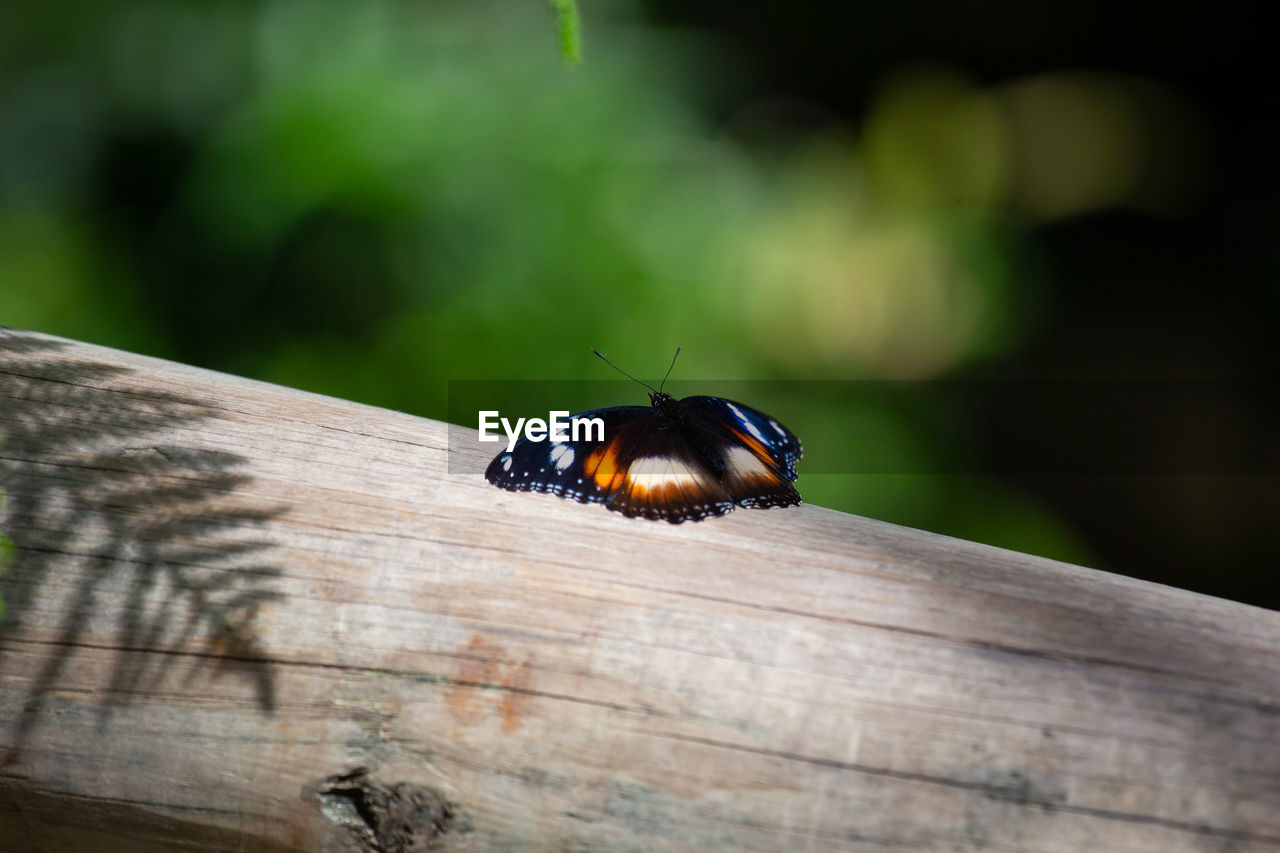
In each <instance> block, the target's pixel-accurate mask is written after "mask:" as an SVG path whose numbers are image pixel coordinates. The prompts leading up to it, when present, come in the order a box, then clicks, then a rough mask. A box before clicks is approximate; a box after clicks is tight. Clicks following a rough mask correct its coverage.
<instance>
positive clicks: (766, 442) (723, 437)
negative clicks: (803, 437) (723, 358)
mask: <svg viewBox="0 0 1280 853" xmlns="http://www.w3.org/2000/svg"><path fill="white" fill-rule="evenodd" d="M677 417H678V419H679V420H680V421H681V422H682V423H683V424H685V432H686V434H687V435H688V436H689V440H690V442H691V443H692V444H693V445H694V446H695V447H697V448H698V449H699V450H700V451H701V453H702V454H703V456H705V457H707V458H708V459H710V460H711V462H712V465H713V467H714V468H715V470H716V473H717V474H719V478H720V484H721V486H722V487H723V488H724V490H725V491H726V492H727V493H728V495H729V497H730V499H732V500H733V502H734V503H736V504H738V505H739V506H753V507H760V508H765V507H773V506H795V505H796V504H799V503H800V493H799V492H797V491H796V489H795V486H793V485H791V484H792V482H793V481H794V480H795V479H796V463H797V462H799V461H800V457H801V456H802V455H803V454H804V450H803V448H802V447H801V445H800V439H798V438H797V437H796V436H795V434H794V433H793V432H791V430H789V429H787V428H786V427H785V426H783V425H782V424H781V423H779V422H778V420H777V419H775V418H772V417H770V416H769V415H767V414H765V413H764V412H761V411H760V410H758V409H753V408H751V407H750V406H747V405H744V404H742V403H735V402H734V401H732V400H726V399H724V398H723V397H686V398H684V399H683V400H681V401H680V403H679V409H678V416H677Z"/></svg>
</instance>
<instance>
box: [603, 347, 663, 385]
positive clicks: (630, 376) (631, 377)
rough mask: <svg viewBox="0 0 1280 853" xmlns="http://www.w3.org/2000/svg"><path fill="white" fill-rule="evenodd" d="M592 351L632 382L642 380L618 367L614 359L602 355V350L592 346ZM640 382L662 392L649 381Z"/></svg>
mask: <svg viewBox="0 0 1280 853" xmlns="http://www.w3.org/2000/svg"><path fill="white" fill-rule="evenodd" d="M591 351H592V352H593V353H595V354H596V355H598V356H600V360H601V361H603V362H604V363H605V364H607V365H609V366H610V367H612V368H613V369H614V370H616V371H618V372H619V373H621V374H622V375H623V376H625V377H627V378H628V379H630V380H631V381H632V382H640V380H639V379H636V378H635V377H634V376H632V375H631V374H630V373H627V371H625V370H623V369H622V368H621V367H618V365H616V364H614V363H613V362H612V361H610V360H609V359H607V358H605V357H604V356H603V355H600V350H598V349H596V348H595V347H592V348H591ZM640 384H641V385H643V386H644V387H646V388H648V389H649V390H650V391H652V392H654V393H655V394H658V393H661V392H659V391H658V389H657V388H654V387H653V386H652V385H650V384H649V383H648V382H640Z"/></svg>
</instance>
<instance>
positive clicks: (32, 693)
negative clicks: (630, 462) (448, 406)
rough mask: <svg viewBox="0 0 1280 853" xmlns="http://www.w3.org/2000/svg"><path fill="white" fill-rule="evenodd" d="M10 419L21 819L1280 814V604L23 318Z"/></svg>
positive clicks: (837, 826)
mask: <svg viewBox="0 0 1280 853" xmlns="http://www.w3.org/2000/svg"><path fill="white" fill-rule="evenodd" d="M0 437H2V438H3V442H4V445H3V447H2V448H0V489H3V491H4V492H6V493H7V502H6V504H5V507H4V509H3V511H0V530H3V531H4V532H5V533H6V534H7V535H8V536H9V537H10V538H12V539H13V540H14V542H15V543H17V545H18V552H17V559H16V562H14V563H13V565H11V566H10V567H9V569H8V573H7V577H5V578H4V579H3V581H2V585H0V590H2V591H3V596H4V600H5V604H6V607H7V614H6V617H5V622H4V624H3V626H2V628H0V631H2V633H0V762H2V766H0V847H2V848H3V849H4V850H6V851H15V853H22V852H24V851H58V853H63V852H64V851H73V852H74V851H90V850H92V851H114V850H129V851H134V850H141V851H152V850H155V851H161V850H165V851H168V850H186V851H192V850H197V851H205V850H249V851H256V850H271V851H275V850H307V851H310V850H333V851H356V850H368V851H373V850H378V851H392V850H418V849H428V848H431V849H446V850H546V851H563V850H574V851H586V850H610V851H613V850H618V851H623V850H626V851H630V850H673V851H705V850H707V849H717V850H802V851H826V850H883V849H894V848H896V849H906V850H925V851H933V850H938V851H943V850H946V851H957V850H1005V851H1013V850H1017V851H1079V850H1095V851H1112V850H1116V851H1145V850H1151V851H1157V850H1158V851H1184V850H1185V851H1202V850H1203V851H1209V850H1212V851H1227V850H1230V851H1252V850H1280V614H1277V613H1274V612H1270V611H1264V610H1260V609H1257V608H1252V607H1248V606H1245V605H1242V604H1236V603H1232V602H1228V601H1222V600H1218V599H1213V598H1207V597H1204V596H1199V595H1195V594H1191V593H1188V592H1183V591H1179V590H1176V589H1170V588H1166V587H1162V586H1157V585H1153V584H1149V583H1142V582H1138V581H1134V580H1130V579H1126V578H1123V577H1118V576H1115V575H1109V574H1104V573H1101V572H1096V571H1091V570H1088V569H1083V568H1077V567H1074V566H1068V565H1064V564H1060V563H1054V562H1051V561H1047V560H1042V559H1037V558H1033V557H1029V556H1025V555H1022V554H1016V553H1011V552H1008V551H1002V550H997V549H994V548H989V547H985V546H981V545H976V544H972V543H967V542H962V541H957V540H953V539H948V538H944V537H940V536H935V535H930V534H927V533H922V532H919V531H915V530H908V529H904V528H900V527H895V526H892V525H889V524H884V523H881V522H877V521H873V520H869V519H864V518H858V517H854V516H850V515H845V514H842V513H838V512H834V511H830V510H825V509H821V508H818V507H811V506H803V507H798V508H794V509H785V510H769V511H754V510H740V511H738V512H735V513H733V514H731V515H730V516H728V517H727V518H724V519H718V520H711V521H707V522H702V523H698V524H685V525H680V526H671V525H667V524H660V523H649V522H643V521H636V520H629V519H626V518H623V517H621V516H620V515H618V514H616V513H610V512H607V511H606V510H604V509H603V508H601V507H598V506H582V505H579V504H575V503H571V502H568V501H563V500H559V499H556V498H554V497H550V496H546V495H528V494H512V493H508V492H503V491H500V490H498V489H495V488H493V487H491V486H489V485H488V484H487V483H485V482H484V480H483V478H482V477H481V476H480V475H479V474H477V473H459V472H458V471H459V469H460V468H462V467H467V466H469V467H471V468H472V469H474V468H475V467H477V464H478V463H479V462H480V461H481V460H482V457H487V456H488V455H491V452H492V451H488V452H484V451H480V450H478V449H475V448H468V447H455V448H453V449H450V447H449V444H448V441H447V433H446V428H445V425H443V424H440V423H437V422H434V421H429V420H423V419H421V418H415V417H410V416H408V415H403V414H398V413H395V412H389V411H383V410H378V409H373V408H369V407H366V406H361V405H357V404H353V403H348V402H343V401H340V400H334V399H328V398H324V397H319V396H316V395H312V394H306V393H302V392H298V391H293V390H289V389H285V388H280V387H275V386H271V385H267V384H263V383H258V382H251V381H247V380H244V379H238V378H234V377H230V376H225V375H220V374H216V373H211V372H207V371H202V370H197V369H194V368H190V367H185V366H181V365H177V364H172V363H168V362H164V361H159V360H155V359H149V358H143V357H140V356H135V355H129V354H126V353H122V352H117V351H112V350H108V349H103V348H100V347H94V346H89V345H85V344H80V343H74V342H70V341H65V340H60V339H55V338H50V337H46V336H41V335H35V334H29V333H20V332H16V331H12V330H0ZM451 461H452V462H453V463H454V464H453V466H452V471H453V472H452V473H451V466H450V462H451ZM464 463H465V465H464ZM802 473H803V467H802ZM803 482H804V481H803V478H802V479H801V481H800V486H801V488H802V490H803ZM1121 523H1123V520H1121V519H1117V524H1121Z"/></svg>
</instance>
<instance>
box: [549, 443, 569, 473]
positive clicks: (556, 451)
mask: <svg viewBox="0 0 1280 853" xmlns="http://www.w3.org/2000/svg"><path fill="white" fill-rule="evenodd" d="M574 455H575V454H574V452H573V448H572V447H570V446H569V445H567V444H557V445H555V446H554V447H552V448H551V461H552V462H554V463H555V465H556V470H557V471H564V470H565V469H567V468H568V467H569V466H570V465H572V464H573V457H574Z"/></svg>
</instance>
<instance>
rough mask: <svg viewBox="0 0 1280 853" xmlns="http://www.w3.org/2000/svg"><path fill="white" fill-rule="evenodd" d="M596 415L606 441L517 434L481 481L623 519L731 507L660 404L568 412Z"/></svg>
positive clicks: (694, 515) (675, 517)
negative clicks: (590, 506) (596, 507)
mask: <svg viewBox="0 0 1280 853" xmlns="http://www.w3.org/2000/svg"><path fill="white" fill-rule="evenodd" d="M580 418H600V419H601V420H603V421H604V439H603V440H602V441H594V440H587V439H585V438H584V439H582V440H579V441H567V442H560V443H556V442H551V441H541V442H534V441H529V440H528V439H526V438H521V439H520V440H519V441H518V442H516V445H515V447H513V448H512V449H511V451H510V452H508V451H505V450H504V451H502V452H501V453H499V454H498V455H497V456H496V457H494V460H493V461H492V462H491V463H489V467H488V469H487V470H486V471H485V479H487V480H488V481H489V482H490V483H493V484H494V485H495V486H498V487H500V488H503V489H508V490H510V491H528V492H547V493H549V494H554V495H559V496H560V497H565V498H572V499H573V500H576V501H579V502H580V503H603V504H605V505H606V506H607V507H609V509H612V510H616V511H618V512H621V513H622V514H623V515H627V516H632V517H635V516H640V517H643V518H651V519H664V520H666V521H670V522H672V523H679V522H681V521H686V520H689V519H701V518H706V517H708V516H711V515H723V514H724V513H726V512H728V511H729V510H731V509H732V508H733V502H732V501H731V500H730V499H729V497H728V495H727V494H726V493H725V491H724V489H723V488H722V487H721V486H720V485H719V483H717V482H716V478H715V476H714V474H713V473H712V472H711V471H710V470H708V469H707V467H706V466H705V465H704V464H703V463H702V462H701V461H700V460H699V459H698V457H697V455H696V454H695V453H694V452H693V449H692V448H691V447H689V445H688V443H687V441H685V439H684V437H683V436H682V435H681V433H680V432H679V431H678V430H676V429H674V428H673V426H672V424H671V422H670V421H669V420H668V419H667V418H666V416H664V415H663V414H662V413H661V412H659V411H658V410H657V409H654V408H651V407H648V406H613V407H610V408H606V409H593V410H591V411H587V412H581V413H579V414H576V415H573V416H571V417H570V420H571V421H572V420H575V419H580Z"/></svg>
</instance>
